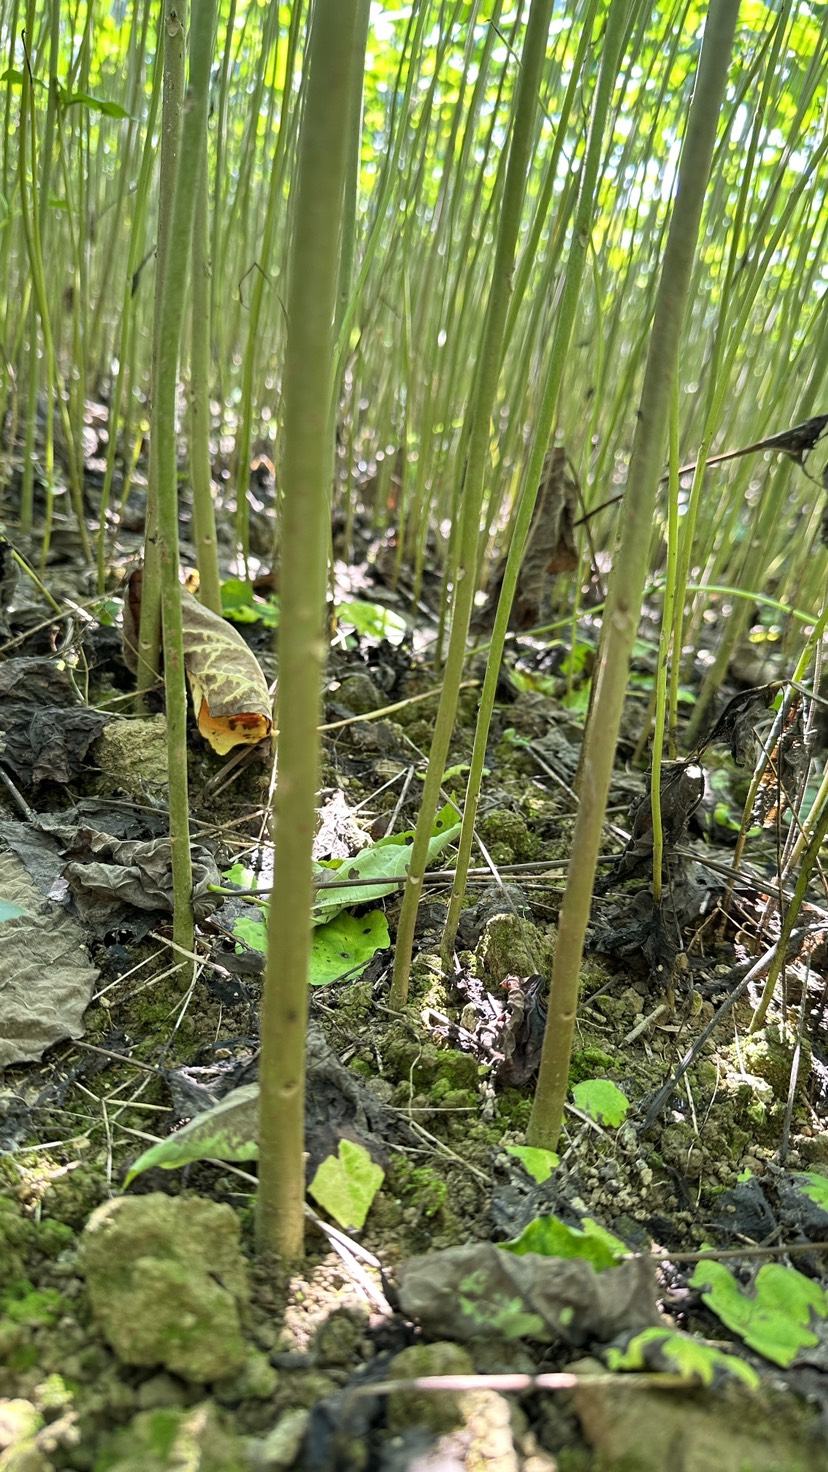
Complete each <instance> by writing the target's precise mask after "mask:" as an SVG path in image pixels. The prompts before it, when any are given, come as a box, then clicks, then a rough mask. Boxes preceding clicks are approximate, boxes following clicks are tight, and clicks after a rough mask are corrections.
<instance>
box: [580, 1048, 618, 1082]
mask: <svg viewBox="0 0 828 1472" xmlns="http://www.w3.org/2000/svg"><path fill="white" fill-rule="evenodd" d="M617 1063H618V1060H617V1058H613V1057H612V1055H611V1054H610V1053H605V1052H604V1050H603V1048H596V1047H589V1048H576V1049H575V1051H574V1052H573V1054H572V1063H571V1066H570V1069H569V1082H570V1084H580V1083H582V1082H583V1081H584V1079H587V1078H595V1076H596V1074H608V1073H609V1070H610V1069H613V1068H615V1067H616V1066H617Z"/></svg>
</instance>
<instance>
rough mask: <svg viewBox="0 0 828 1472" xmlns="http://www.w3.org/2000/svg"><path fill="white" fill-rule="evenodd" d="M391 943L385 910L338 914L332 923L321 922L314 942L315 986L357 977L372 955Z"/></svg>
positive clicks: (312, 976) (312, 981)
mask: <svg viewBox="0 0 828 1472" xmlns="http://www.w3.org/2000/svg"><path fill="white" fill-rule="evenodd" d="M390 944H391V939H390V936H389V934H388V921H387V920H386V918H385V914H384V912H383V911H382V910H371V911H370V913H369V914H367V915H360V916H359V918H358V919H357V918H355V917H354V916H353V915H337V917H336V919H335V920H331V921H330V923H329V924H328V925H319V926H317V928H316V930H315V931H314V933H313V941H312V942H311V958H310V975H309V977H308V980H309V981H310V984H311V986H326V985H327V983H328V982H331V981H343V980H345V979H347V980H348V981H356V979H357V977H358V976H361V975H362V973H363V971H364V970H365V967H366V966H367V965H368V962H369V961H370V960H371V957H372V956H375V955H376V953H377V951H384V950H386V949H387V948H388V946H389V945H390Z"/></svg>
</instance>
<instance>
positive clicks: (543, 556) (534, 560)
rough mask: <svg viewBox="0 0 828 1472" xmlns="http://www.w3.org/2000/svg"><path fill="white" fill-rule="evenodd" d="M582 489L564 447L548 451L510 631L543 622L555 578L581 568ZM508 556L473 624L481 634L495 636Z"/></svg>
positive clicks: (504, 559) (475, 631) (474, 630)
mask: <svg viewBox="0 0 828 1472" xmlns="http://www.w3.org/2000/svg"><path fill="white" fill-rule="evenodd" d="M577 491H578V487H577V485H576V483H575V481H574V480H573V479H572V476H571V475H570V474H569V472H568V470H567V454H566V450H565V449H564V448H563V446H562V445H556V446H554V448H553V449H551V450H549V451H548V452H547V455H546V459H545V460H544V462H543V470H542V471H541V479H540V484H539V486H538V498H537V501H536V503H535V511H534V515H533V517H532V524H531V526H530V528H529V533H528V536H527V539H526V547H525V549H524V553H523V560H522V562H521V566H520V574H519V576H518V584H517V588H516V589H515V600H514V603H513V604H512V611H511V613H510V615H509V628H510V629H512V630H513V631H517V632H521V631H523V630H524V629H531V628H533V627H534V626H535V624H537V623H539V622H540V619H541V612H542V606H543V599H544V596H545V594H546V593H547V592H548V591H549V589H550V588H551V586H552V579H553V577H554V576H555V575H556V574H557V573H560V572H572V571H573V569H574V568H576V567H577V566H578V552H577V548H576V546H575V532H574V515H575V507H576V504H577ZM506 561H507V558H506V556H505V555H504V556H503V557H501V559H500V562H499V563H498V565H497V567H496V569H495V571H494V573H493V574H492V578H491V581H490V583H489V594H488V597H487V599H486V603H485V604H484V606H483V607H482V608H481V609H480V611H479V613H477V614H476V615H475V617H474V619H473V620H472V625H471V627H472V630H473V632H474V633H476V634H480V633H491V631H492V629H493V628H494V620H495V613H496V611H497V604H498V600H499V598H500V590H501V588H502V586H503V578H504V575H505V573H506Z"/></svg>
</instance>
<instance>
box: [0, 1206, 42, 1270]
mask: <svg viewBox="0 0 828 1472" xmlns="http://www.w3.org/2000/svg"><path fill="white" fill-rule="evenodd" d="M34 1240H35V1228H34V1225H33V1223H32V1222H30V1221H29V1220H28V1218H27V1217H25V1216H24V1215H23V1213H22V1211H21V1210H20V1207H19V1206H18V1204H17V1202H16V1201H12V1200H10V1199H9V1198H7V1197H3V1196H0V1283H4V1284H7V1283H9V1282H11V1281H12V1280H13V1279H16V1278H22V1276H23V1273H24V1268H25V1263H26V1256H27V1252H28V1250H29V1248H31V1247H32V1246H34Z"/></svg>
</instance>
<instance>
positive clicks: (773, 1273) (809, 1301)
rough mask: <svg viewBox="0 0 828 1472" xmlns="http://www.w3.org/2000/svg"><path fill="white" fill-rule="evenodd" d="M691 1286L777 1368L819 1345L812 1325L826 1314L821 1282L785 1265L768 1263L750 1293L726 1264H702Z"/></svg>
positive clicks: (736, 1331) (729, 1327)
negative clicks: (813, 1321) (813, 1320)
mask: <svg viewBox="0 0 828 1472" xmlns="http://www.w3.org/2000/svg"><path fill="white" fill-rule="evenodd" d="M690 1286H691V1287H692V1288H698V1289H699V1290H701V1296H702V1300H703V1302H704V1303H706V1304H707V1307H708V1308H709V1309H712V1311H713V1313H714V1314H717V1315H718V1317H719V1318H720V1319H721V1321H722V1323H723V1324H726V1325H727V1327H728V1329H732V1330H733V1332H734V1333H735V1334H738V1335H739V1337H740V1338H741V1339H744V1341H745V1344H748V1345H750V1348H751V1349H755V1350H756V1352H757V1354H761V1355H764V1357H765V1359H766V1360H771V1362H772V1363H773V1364H775V1365H781V1366H782V1367H783V1368H786V1367H787V1366H788V1365H791V1364H793V1361H794V1360H795V1359H796V1357H797V1355H798V1354H799V1351H800V1350H801V1349H806V1348H812V1347H813V1346H814V1345H815V1344H817V1343H818V1342H819V1340H818V1337H817V1335H816V1334H815V1333H814V1332H813V1330H812V1329H811V1328H810V1327H809V1325H810V1324H811V1322H812V1319H813V1318H814V1317H816V1318H820V1319H823V1318H825V1316H826V1314H828V1297H826V1295H825V1293H824V1292H823V1290H822V1288H820V1286H819V1284H818V1283H814V1282H813V1281H812V1280H811V1279H810V1278H806V1277H805V1276H804V1275H803V1274H802V1273H798V1272H797V1271H796V1268H786V1267H783V1266H782V1264H781V1263H767V1264H766V1265H765V1267H763V1268H760V1269H759V1272H758V1273H757V1274H756V1279H755V1282H754V1283H753V1287H752V1289H751V1290H750V1291H748V1292H746V1291H745V1290H744V1289H743V1288H742V1287H741V1285H740V1284H739V1283H738V1282H737V1281H736V1279H735V1278H734V1276H733V1274H732V1273H730V1272H728V1269H727V1268H726V1267H725V1266H724V1264H723V1263H720V1262H715V1261H713V1260H710V1261H707V1260H705V1261H704V1262H700V1263H699V1264H698V1266H697V1267H696V1270H695V1272H694V1273H693V1276H692V1278H691V1279H690Z"/></svg>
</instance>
